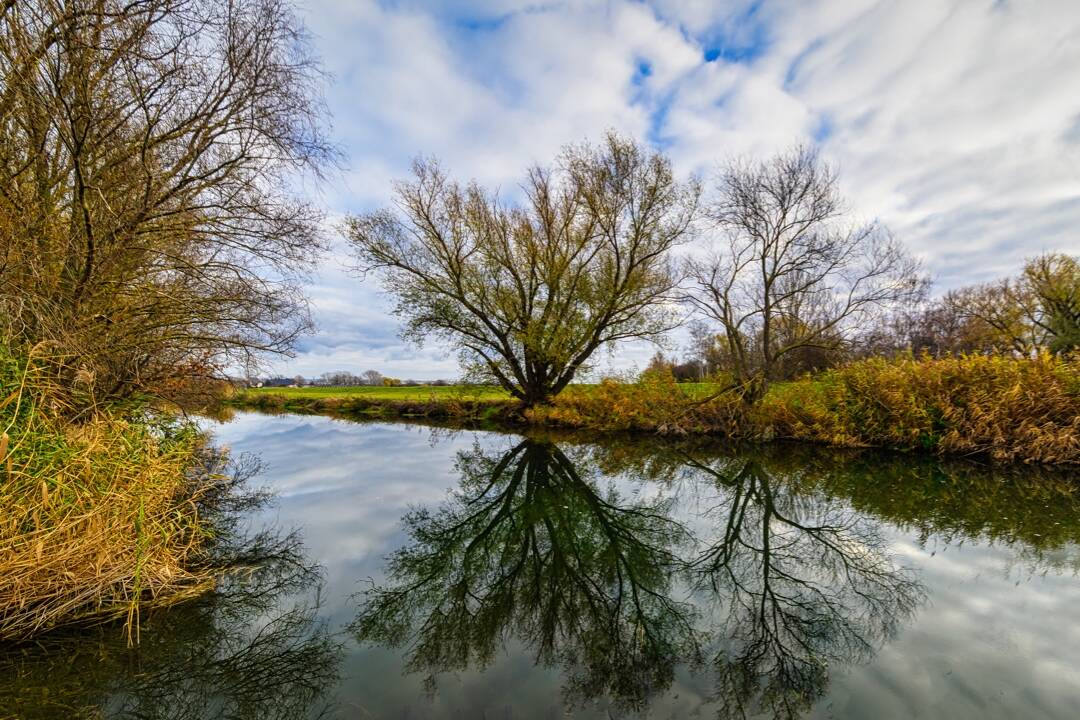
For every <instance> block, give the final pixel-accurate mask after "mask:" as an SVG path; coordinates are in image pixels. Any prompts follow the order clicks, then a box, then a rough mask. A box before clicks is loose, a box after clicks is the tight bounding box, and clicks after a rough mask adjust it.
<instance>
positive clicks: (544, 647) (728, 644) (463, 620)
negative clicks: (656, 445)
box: [354, 440, 923, 717]
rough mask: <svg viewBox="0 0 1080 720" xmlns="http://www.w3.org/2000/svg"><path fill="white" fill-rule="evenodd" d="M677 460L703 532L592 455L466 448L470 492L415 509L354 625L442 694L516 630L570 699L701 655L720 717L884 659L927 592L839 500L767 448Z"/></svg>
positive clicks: (609, 690)
mask: <svg viewBox="0 0 1080 720" xmlns="http://www.w3.org/2000/svg"><path fill="white" fill-rule="evenodd" d="M681 462H682V466H683V468H684V469H685V471H686V473H688V474H689V475H690V476H692V477H693V478H694V482H695V483H696V484H697V485H698V486H699V487H700V488H707V489H708V490H709V491H710V493H711V494H715V497H710V501H709V503H708V507H707V508H706V510H705V512H704V513H703V517H702V518H698V519H697V520H696V521H695V527H697V526H702V525H704V526H705V528H706V529H705V530H700V529H699V530H698V532H697V534H696V535H693V534H691V533H690V531H689V530H688V529H687V528H686V527H685V526H684V525H682V524H681V523H679V522H676V521H675V520H674V519H672V514H673V512H674V511H675V508H674V507H673V500H672V499H671V498H670V497H666V498H665V497H664V496H663V495H662V494H658V495H656V496H655V497H653V499H651V500H646V499H643V497H642V494H635V495H634V497H632V498H629V497H620V495H619V494H618V493H616V492H615V490H614V489H608V490H607V491H606V492H601V490H600V489H599V488H598V483H597V479H598V478H599V477H600V476H601V475H600V473H598V472H597V471H596V462H595V459H594V458H593V457H592V456H591V455H590V451H589V450H588V449H580V452H577V453H576V454H575V457H574V458H573V460H572V459H571V457H569V455H568V453H566V452H564V451H563V450H561V449H560V448H559V447H557V446H556V445H554V444H552V443H550V442H545V441H534V440H525V441H523V442H521V443H520V444H518V445H516V446H515V447H513V448H512V449H511V450H509V451H508V452H506V453H505V454H503V455H502V456H501V457H494V456H490V455H488V454H485V453H484V452H483V451H482V450H480V449H479V448H475V449H473V450H472V451H470V452H467V453H462V454H460V455H459V462H458V469H459V470H460V473H461V480H460V484H459V487H458V488H457V490H456V491H455V492H453V493H452V494H451V496H450V498H449V499H448V500H447V501H446V502H445V503H443V504H442V505H441V506H440V507H439V508H437V509H435V510H428V509H417V510H414V511H412V512H411V513H409V514H408V515H407V516H406V517H405V520H404V521H405V525H406V528H407V530H408V533H409V535H410V537H411V541H412V542H411V543H410V544H408V545H407V546H405V547H403V548H402V549H400V550H399V551H397V552H396V553H395V554H393V555H392V556H391V557H390V559H389V567H388V571H389V572H388V576H389V580H388V582H387V583H386V584H385V585H383V586H377V587H375V588H373V589H372V590H371V591H369V592H368V593H367V594H366V597H365V598H364V602H363V604H362V607H361V610H360V613H359V615H358V617H357V620H356V621H355V624H354V630H355V632H356V635H357V637H358V639H359V640H360V641H361V642H374V643H378V644H382V645H388V646H406V645H407V646H408V648H409V649H408V651H407V666H406V668H407V670H408V671H411V672H421V673H424V674H425V675H427V676H428V681H429V683H430V684H431V687H432V688H434V687H435V682H436V678H437V676H438V675H439V674H440V673H445V672H452V671H462V670H465V669H467V668H470V667H471V668H475V669H482V668H484V667H487V666H488V665H490V664H491V663H492V662H494V660H495V659H496V655H497V654H498V653H499V652H500V651H501V650H502V648H503V647H504V646H505V644H506V642H507V641H508V640H510V639H511V638H516V639H517V640H519V641H521V642H523V643H524V644H525V645H526V646H527V647H528V648H529V649H530V650H531V651H532V652H533V653H535V656H536V658H537V660H538V662H540V663H542V664H544V665H554V666H558V667H559V668H560V669H561V670H562V671H563V673H564V676H565V678H566V692H567V695H568V700H570V701H572V702H573V701H577V702H581V701H586V700H592V699H596V698H600V697H607V698H608V699H610V700H611V701H614V702H615V703H618V704H620V705H622V706H624V707H631V708H642V707H644V706H645V705H646V704H647V702H648V701H649V699H650V698H651V697H652V696H654V695H655V694H658V693H661V692H663V691H665V690H666V689H668V688H669V687H670V685H671V683H672V681H673V678H674V672H675V669H676V667H678V666H679V665H680V664H686V665H689V666H692V667H697V666H698V665H699V664H700V663H701V662H702V659H703V657H705V656H706V655H707V656H708V657H709V658H711V662H710V663H709V667H710V668H711V669H712V671H711V672H712V674H714V675H715V681H716V683H717V685H716V687H717V691H716V697H715V698H714V700H715V701H716V704H717V705H718V708H719V712H720V714H721V716H734V717H737V716H741V715H745V714H748V713H751V712H755V711H756V710H768V711H770V712H772V714H774V715H776V716H778V717H797V716H798V715H799V714H800V713H801V712H802V711H803V710H805V709H807V708H808V707H809V706H810V705H811V704H812V703H813V701H814V700H815V699H817V698H818V697H820V696H821V695H822V694H823V693H824V691H825V688H826V687H827V684H828V680H829V668H830V666H832V665H837V664H847V663H855V662H862V661H865V660H867V659H868V658H869V657H871V656H872V655H873V653H874V652H875V651H876V649H877V648H878V647H879V645H880V644H881V643H882V642H883V641H884V640H885V639H887V638H888V637H889V636H890V635H892V634H893V633H894V632H895V630H896V628H897V627H898V626H899V625H900V623H902V622H903V621H904V620H905V619H906V618H907V617H909V616H910V615H911V614H912V613H913V612H914V610H915V609H916V608H917V607H918V605H919V603H920V602H921V599H922V596H923V594H922V588H921V586H920V585H919V583H918V582H917V581H916V579H915V578H914V577H913V576H912V575H910V574H909V573H907V572H905V571H904V570H902V569H900V568H898V567H897V566H896V564H895V563H894V562H893V560H892V558H891V557H890V556H889V554H888V552H887V544H886V542H885V540H884V539H883V538H882V537H881V535H880V533H879V532H878V531H877V526H876V524H875V523H873V522H872V521H870V520H867V519H865V518H863V517H862V516H859V515H858V514H857V513H855V512H854V511H852V510H850V508H848V506H846V505H844V504H843V503H840V502H838V501H833V500H829V499H827V498H825V497H824V496H822V495H820V494H800V493H799V492H797V491H796V490H795V487H794V486H790V487H789V486H788V484H787V483H785V482H784V481H783V480H782V479H780V480H778V479H774V478H772V477H770V476H769V474H768V473H767V472H766V471H765V469H764V467H763V465H762V464H761V463H758V462H756V461H753V460H750V461H746V460H730V459H728V460H722V461H712V462H703V461H699V460H696V459H694V458H693V457H691V456H690V455H684V456H683V458H682V461H681ZM714 491H715V492H714ZM680 593H681V594H683V595H685V596H686V599H683V600H680V599H677V597H676V596H677V595H679V594H680Z"/></svg>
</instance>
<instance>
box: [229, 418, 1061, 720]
mask: <svg viewBox="0 0 1080 720" xmlns="http://www.w3.org/2000/svg"><path fill="white" fill-rule="evenodd" d="M214 432H215V434H216V436H217V438H218V440H219V441H220V442H222V443H223V444H226V445H229V446H230V447H231V448H232V449H233V451H234V452H236V453H241V452H253V453H257V454H258V455H260V456H261V458H262V460H263V461H264V463H265V465H266V469H265V471H264V472H263V473H262V474H261V475H260V477H259V482H261V483H263V484H266V485H268V486H270V487H271V488H272V489H273V490H274V491H275V492H276V493H277V500H276V502H275V503H274V506H273V507H272V508H271V509H270V510H268V511H267V513H268V517H269V519H272V520H273V521H274V522H276V523H278V524H279V525H280V526H282V527H284V528H290V527H294V526H295V527H300V528H301V529H302V531H303V535H304V538H305V545H306V547H307V549H308V553H309V556H310V558H311V559H312V560H315V561H317V562H319V563H321V564H322V565H323V566H324V567H325V568H326V575H327V585H326V587H325V588H324V590H323V603H324V607H325V613H326V614H327V616H328V617H329V618H330V620H331V622H332V623H334V624H335V625H340V624H344V623H345V622H348V621H349V620H351V619H352V616H353V614H354V613H355V611H356V603H355V601H354V600H351V599H350V595H352V594H353V593H355V592H357V591H359V590H361V589H363V587H364V586H365V585H366V584H367V580H368V578H371V579H373V580H375V581H378V580H380V579H381V578H382V564H383V558H385V557H386V556H387V555H388V554H389V553H390V552H392V551H393V550H394V549H395V548H397V547H399V546H400V545H401V544H403V543H404V542H405V541H406V538H405V536H404V535H403V533H402V530H401V524H400V519H401V516H402V515H403V514H404V513H405V512H406V511H407V510H408V509H409V508H410V507H412V506H417V505H423V506H428V507H434V506H435V505H437V504H438V503H439V502H440V501H442V500H443V499H444V498H445V497H446V494H447V493H448V492H449V491H450V490H451V489H453V488H454V487H455V486H456V484H457V480H458V474H457V472H456V471H455V469H454V459H455V454H456V453H457V452H458V451H459V450H462V449H465V448H469V447H472V445H473V443H479V444H480V445H481V446H482V447H485V448H490V449H491V450H498V449H502V448H508V447H509V446H510V445H511V444H512V443H513V442H514V439H513V438H510V437H507V436H501V435H497V434H494V433H481V432H462V433H454V434H450V433H445V432H442V431H438V432H437V433H436V435H435V436H433V431H432V430H431V429H429V428H422V427H415V426H413V427H410V426H404V425H392V424H379V423H374V424H364V425H358V424H351V423H345V422H341V421H335V420H331V419H327V418H321V417H299V416H278V417H271V416H262V415H256V414H239V415H238V416H237V417H236V419H235V420H234V421H233V422H230V423H228V424H225V425H216V426H215V427H214ZM614 484H615V485H616V486H617V487H619V486H622V487H619V489H620V491H621V492H620V494H622V492H627V493H628V492H631V491H632V490H633V489H632V488H630V487H628V486H624V485H623V483H622V481H621V480H616V481H615V482H614ZM637 490H638V491H639V492H641V493H642V495H644V496H647V495H651V494H653V493H655V492H657V488H656V487H655V486H653V487H645V488H637ZM681 495H682V492H681V491H680V502H681V503H682V504H683V505H684V506H687V505H694V504H695V503H696V501H697V498H689V499H688V498H686V497H681ZM624 497H625V495H624ZM691 524H694V523H691ZM883 531H884V532H885V533H886V534H887V536H888V537H889V538H890V539H891V541H892V543H893V550H894V552H896V553H897V555H898V557H899V559H900V561H901V562H902V563H904V564H907V565H910V566H912V567H914V568H915V569H916V571H917V572H918V574H919V579H920V581H921V582H922V583H924V584H925V585H926V587H927V589H928V591H929V603H928V604H927V606H926V607H925V608H923V609H922V610H921V611H920V612H919V614H918V615H917V617H916V618H915V619H914V621H912V622H910V623H909V624H908V625H907V626H906V627H904V628H903V629H902V630H901V632H900V635H899V637H897V638H895V639H894V640H893V641H892V642H890V643H888V644H887V645H886V646H885V647H884V648H883V649H882V650H881V651H880V652H879V653H878V654H877V656H876V657H875V659H874V661H873V662H872V663H871V664H869V665H867V666H864V667H856V668H832V672H833V681H832V683H831V686H830V690H829V694H828V695H827V696H826V697H825V698H824V699H823V700H822V701H821V702H820V703H819V704H818V705H817V706H816V707H815V709H814V711H813V712H812V713H811V714H810V715H809V717H813V718H831V717H837V718H914V717H920V718H950V719H952V718H978V719H979V720H988V719H991V718H1021V717H1022V718H1070V719H1072V718H1077V717H1080V579H1078V578H1077V577H1075V576H1074V575H1072V574H1071V573H1068V572H1064V573H1055V571H1053V570H1050V571H1044V570H1043V569H1041V567H1036V568H1034V569H1033V568H1032V566H1031V563H1030V562H1029V561H1028V560H1027V558H1026V557H1025V551H1024V549H1022V548H1019V547H1013V548H1010V547H1008V546H1006V545H1004V544H1000V543H999V544H997V545H995V546H991V545H989V544H986V543H981V542H976V541H970V540H969V541H966V542H964V543H951V544H949V545H945V544H944V543H942V542H940V541H938V540H936V539H935V538H933V537H932V538H930V540H929V541H928V542H927V543H926V544H925V546H920V545H919V543H918V539H917V537H915V536H913V535H911V534H909V533H906V532H904V531H903V530H901V529H898V528H893V527H891V526H885V527H884V528H883ZM1070 550H1075V548H1071V549H1070ZM1057 559H1058V560H1067V558H1061V557H1058V558H1057ZM1067 564H1068V563H1067V562H1066V563H1065V565H1066V566H1067ZM401 654H402V651H401V650H383V649H363V650H362V649H358V648H355V647H353V648H352V649H351V651H350V655H349V656H348V658H347V659H346V664H345V667H344V668H343V680H342V685H341V687H340V688H339V691H338V700H339V702H340V706H341V709H342V712H341V716H342V717H392V718H399V717H408V718H451V717H453V718H459V717H460V718H472V717H500V718H501V717H507V718H533V717H536V718H556V717H564V716H565V710H566V709H565V708H563V707H562V704H561V698H560V678H559V676H558V674H557V673H556V672H555V671H552V670H546V669H538V668H535V667H534V666H533V663H532V659H531V656H529V654H528V652H527V651H523V650H522V649H521V648H519V647H515V646H514V643H513V641H508V647H507V650H506V653H505V656H504V658H503V659H502V660H500V661H499V662H497V663H496V664H495V665H494V666H493V667H491V668H488V669H487V670H486V671H483V672H478V671H475V670H469V671H467V672H463V673H460V674H459V675H456V676H453V677H442V678H440V679H439V685H438V692H437V693H436V695H435V697H434V698H430V699H429V698H428V697H426V696H425V695H424V692H423V690H422V688H421V682H422V678H421V677H418V676H415V675H411V676H406V675H403V673H402V671H401V662H400V657H401ZM710 689H711V684H710V681H709V679H708V677H707V676H704V677H700V676H699V677H694V676H691V675H689V674H688V673H685V672H681V673H679V677H678V679H677V682H676V683H675V685H674V687H673V688H672V690H671V691H670V693H668V695H667V696H666V697H665V698H662V699H658V700H657V701H656V702H655V703H654V704H653V706H652V716H655V717H662V718H666V717H686V716H689V715H690V714H691V713H693V712H694V711H695V710H698V711H701V712H702V716H703V717H711V716H712V713H711V711H710V710H709V709H708V707H707V705H705V703H704V697H705V696H706V695H707V694H708V692H709V691H710ZM573 716H574V717H607V714H606V712H605V709H604V708H603V706H602V704H600V705H597V706H596V707H593V708H588V709H587V710H586V711H583V712H579V713H575V714H574V715H573Z"/></svg>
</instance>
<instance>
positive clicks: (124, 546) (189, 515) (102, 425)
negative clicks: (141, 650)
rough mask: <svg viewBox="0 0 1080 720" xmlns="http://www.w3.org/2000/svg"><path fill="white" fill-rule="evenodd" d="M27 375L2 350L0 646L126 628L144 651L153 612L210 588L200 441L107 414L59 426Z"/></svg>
mask: <svg viewBox="0 0 1080 720" xmlns="http://www.w3.org/2000/svg"><path fill="white" fill-rule="evenodd" d="M31 365H32V363H28V362H25V361H20V360H18V359H16V358H13V357H12V356H11V354H10V353H8V352H0V429H2V430H3V435H2V436H0V437H2V440H0V458H2V462H0V468H2V470H0V507H2V508H3V513H2V514H0V640H25V639H27V638H30V637H32V636H34V635H35V634H37V633H40V632H42V631H45V630H48V629H51V628H54V627H57V626H61V625H67V624H73V623H88V622H94V621H102V620H109V619H117V618H122V619H123V620H124V622H125V625H126V628H127V632H128V634H129V639H130V640H131V641H132V642H137V640H138V626H139V613H140V609H141V608H142V607H144V606H145V605H146V604H147V603H158V604H160V603H169V602H175V601H177V600H180V599H184V598H186V597H190V596H192V595H194V594H197V593H201V592H203V591H204V590H206V589H207V588H209V587H211V586H212V584H213V582H214V577H213V574H212V572H211V571H210V570H209V569H208V568H205V566H206V563H202V562H201V559H202V558H201V547H202V544H203V541H204V536H205V533H206V530H205V528H204V526H203V525H202V524H201V522H200V508H199V499H200V496H201V494H202V493H203V492H205V491H206V488H208V487H209V485H208V483H210V482H212V479H211V478H210V477H209V476H207V477H202V478H200V477H199V474H198V473H196V472H194V468H195V466H196V463H197V459H198V457H199V455H200V452H201V450H202V445H201V443H202V441H201V438H200V436H199V434H198V433H196V432H195V431H194V430H193V429H191V428H185V427H182V426H176V425H171V424H169V423H167V422H165V421H152V420H148V419H142V420H130V421H129V420H122V419H117V418H115V417H110V416H109V415H107V414H104V413H100V414H97V415H96V416H94V417H93V418H91V419H86V418H84V419H83V420H82V421H80V422H77V423H75V422H66V421H63V420H60V419H59V418H60V417H62V413H56V412H51V411H50V409H49V408H50V406H51V405H55V403H56V402H59V401H58V400H57V399H56V398H57V397H59V395H55V394H53V393H51V392H50V389H49V387H48V382H47V379H46V377H45V376H44V375H43V374H37V373H36V371H35V370H34V369H32V368H31ZM200 567H203V568H205V569H199V568H200Z"/></svg>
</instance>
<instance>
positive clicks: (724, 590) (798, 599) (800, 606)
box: [687, 457, 924, 718]
mask: <svg viewBox="0 0 1080 720" xmlns="http://www.w3.org/2000/svg"><path fill="white" fill-rule="evenodd" d="M687 464H688V465H689V466H691V467H693V468H696V469H697V470H698V471H700V472H701V473H702V475H703V476H705V477H711V478H713V479H714V480H715V485H716V488H717V490H718V491H719V493H718V495H717V497H716V498H715V500H714V501H713V503H712V504H711V506H710V507H709V508H708V510H707V511H706V513H705V515H706V517H709V518H712V519H715V520H717V526H718V530H719V532H718V533H717V535H716V536H715V537H714V538H711V539H707V540H705V541H704V545H705V547H704V550H703V551H702V553H701V555H700V556H699V557H698V558H697V559H696V560H695V561H694V563H693V565H694V571H695V574H696V577H697V580H698V584H699V587H702V588H706V589H708V590H709V591H711V593H712V594H714V596H715V597H716V598H717V599H719V600H720V601H721V602H720V605H721V612H720V613H719V616H720V621H719V637H720V641H719V642H718V645H719V646H720V647H719V650H718V651H717V652H716V654H715V658H714V662H713V666H714V668H715V672H716V683H717V691H716V700H717V703H718V705H719V715H720V716H721V717H746V716H747V714H750V713H753V712H758V711H762V710H765V711H768V712H769V713H770V715H771V716H772V717H778V718H795V717H798V716H799V715H800V714H802V713H803V712H804V711H805V710H808V709H809V708H810V706H811V705H812V704H813V702H814V701H815V700H817V699H818V698H820V697H821V696H822V695H824V693H825V691H826V689H827V687H828V682H829V670H830V667H832V666H836V665H840V666H843V665H850V664H855V663H861V662H865V661H868V660H869V659H870V658H872V657H873V655H874V653H875V652H876V651H877V649H878V648H879V647H880V646H881V644H882V643H884V641H885V640H887V639H888V638H890V637H891V636H892V635H893V634H894V633H895V632H896V630H897V629H898V628H899V627H900V625H901V624H902V623H903V622H904V621H905V620H907V619H908V618H910V617H911V615H912V614H913V613H914V612H915V610H916V609H917V608H918V607H919V605H920V603H921V602H922V600H923V597H924V591H923V588H922V586H921V585H920V584H919V582H918V581H917V579H916V578H915V577H914V576H913V574H912V573H910V572H907V571H905V570H903V569H901V568H898V567H897V565H896V564H895V563H894V561H893V559H892V557H891V556H890V554H889V551H888V543H887V541H886V540H885V538H884V537H883V536H882V535H881V533H880V530H879V526H878V524H877V523H876V522H874V521H872V520H869V519H868V518H866V517H865V516H863V515H860V514H858V513H856V512H854V511H853V510H851V509H850V508H849V507H848V506H847V505H846V504H844V503H842V502H839V501H837V500H834V499H831V498H828V497H826V496H823V495H820V494H805V493H800V492H798V491H796V490H795V485H794V484H793V483H785V482H783V481H782V479H777V478H774V477H772V476H770V474H769V473H768V472H767V471H766V469H765V466H764V465H763V464H762V463H760V462H758V461H756V460H753V459H750V460H720V461H716V462H714V463H712V464H706V463H703V462H699V461H697V460H694V459H692V458H689V457H688V458H687Z"/></svg>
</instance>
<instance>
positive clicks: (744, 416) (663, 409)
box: [526, 371, 754, 437]
mask: <svg viewBox="0 0 1080 720" xmlns="http://www.w3.org/2000/svg"><path fill="white" fill-rule="evenodd" d="M748 410H749V408H747V407H746V406H745V404H744V403H743V402H742V401H741V399H739V398H738V397H737V396H736V395H734V394H733V393H721V394H718V395H716V396H713V397H709V396H706V397H704V398H700V399H699V398H695V397H694V396H693V395H692V394H690V393H689V392H688V391H687V390H686V389H684V387H683V386H680V385H679V383H677V382H676V380H675V377H674V376H673V375H672V374H671V373H670V372H664V371H657V372H646V373H643V374H642V376H641V379H640V380H639V381H638V382H636V383H623V382H619V381H617V380H614V379H610V378H606V379H604V380H602V381H601V382H600V384H599V385H595V386H591V387H589V386H577V387H574V388H572V390H571V391H569V392H565V393H563V394H562V395H560V396H559V397H557V398H556V399H555V401H554V402H553V403H552V404H551V405H550V406H547V407H536V408H533V409H531V410H528V411H526V418H527V419H528V420H529V421H530V422H532V423H540V424H552V425H560V426H565V427H578V428H593V429H597V430H631V431H649V432H658V433H661V434H686V433H715V434H720V435H725V436H728V437H742V436H744V435H746V434H747V433H750V432H752V430H753V425H754V423H753V416H752V414H751V413H749V412H748Z"/></svg>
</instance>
